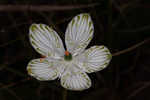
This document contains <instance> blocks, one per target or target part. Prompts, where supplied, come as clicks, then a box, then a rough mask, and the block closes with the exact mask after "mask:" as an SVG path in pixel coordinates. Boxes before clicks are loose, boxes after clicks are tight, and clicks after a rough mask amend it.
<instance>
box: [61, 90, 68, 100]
mask: <svg viewBox="0 0 150 100" xmlns="http://www.w3.org/2000/svg"><path fill="white" fill-rule="evenodd" d="M62 95H63V99H62V100H67V90H66V89H63V94H62Z"/></svg>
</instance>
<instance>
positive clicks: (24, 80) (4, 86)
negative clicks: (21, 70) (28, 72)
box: [0, 77, 32, 89]
mask: <svg viewBox="0 0 150 100" xmlns="http://www.w3.org/2000/svg"><path fill="white" fill-rule="evenodd" d="M31 79H32V78H31V77H28V78H25V79H23V80H21V81H18V82H15V83H11V84H8V85H3V86H1V87H0V89H3V88H9V87H12V86H15V85H17V84H19V83H22V82H26V81H28V80H31Z"/></svg>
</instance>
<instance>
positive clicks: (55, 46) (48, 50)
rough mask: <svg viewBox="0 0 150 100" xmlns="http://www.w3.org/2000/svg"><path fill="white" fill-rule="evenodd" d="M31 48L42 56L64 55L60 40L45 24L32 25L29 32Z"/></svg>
mask: <svg viewBox="0 0 150 100" xmlns="http://www.w3.org/2000/svg"><path fill="white" fill-rule="evenodd" d="M29 37H30V42H31V44H32V46H33V47H34V48H35V50H36V51H37V52H38V53H40V54H42V55H43V56H46V57H47V56H49V57H50V56H51V57H60V56H63V55H64V47H63V43H62V40H61V39H60V37H59V36H58V34H57V33H56V32H55V31H54V30H53V29H52V28H50V27H48V26H47V25H45V24H32V25H31V26H30V30H29Z"/></svg>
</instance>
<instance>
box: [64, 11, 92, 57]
mask: <svg viewBox="0 0 150 100" xmlns="http://www.w3.org/2000/svg"><path fill="white" fill-rule="evenodd" d="M93 32H94V26H93V22H92V19H91V17H90V15H89V14H87V13H83V14H79V15H77V16H75V17H74V18H73V19H72V21H71V22H70V23H69V24H68V27H67V30H66V34H65V43H66V47H67V50H68V51H69V52H70V53H72V54H73V55H77V54H79V53H80V52H82V51H83V50H84V49H85V48H86V47H87V45H88V44H89V42H90V41H91V39H92V37H93Z"/></svg>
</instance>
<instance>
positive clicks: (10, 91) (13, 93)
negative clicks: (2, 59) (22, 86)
mask: <svg viewBox="0 0 150 100" xmlns="http://www.w3.org/2000/svg"><path fill="white" fill-rule="evenodd" d="M0 85H2V83H0ZM4 89H5V90H7V92H9V93H10V94H11V95H13V96H14V97H15V98H16V99H17V100H22V99H21V98H20V97H19V96H17V94H16V93H15V92H14V91H13V90H10V89H8V88H7V87H5V88H4Z"/></svg>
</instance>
